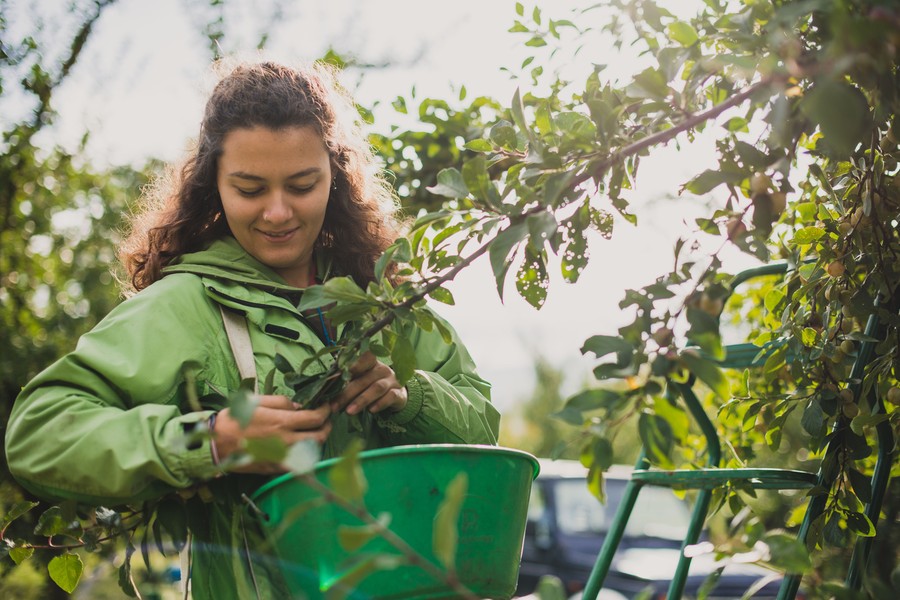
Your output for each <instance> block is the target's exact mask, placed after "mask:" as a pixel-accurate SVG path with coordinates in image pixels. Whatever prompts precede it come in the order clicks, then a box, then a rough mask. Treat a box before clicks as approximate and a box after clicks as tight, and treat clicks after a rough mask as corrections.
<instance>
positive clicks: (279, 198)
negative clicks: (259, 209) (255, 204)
mask: <svg viewBox="0 0 900 600" xmlns="http://www.w3.org/2000/svg"><path fill="white" fill-rule="evenodd" d="M290 218H291V206H290V204H289V203H288V202H287V198H285V194H284V192H282V191H280V190H278V191H274V192H272V194H271V195H270V196H269V198H268V199H267V202H266V205H265V208H264V209H263V221H265V222H266V223H276V224H277V223H284V222H286V221H288V220H290Z"/></svg>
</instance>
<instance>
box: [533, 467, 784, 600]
mask: <svg viewBox="0 0 900 600" xmlns="http://www.w3.org/2000/svg"><path fill="white" fill-rule="evenodd" d="M630 473H631V469H630V468H629V467H622V466H616V467H614V468H612V469H610V470H609V471H608V472H607V473H605V475H604V480H605V489H606V496H607V501H606V504H601V503H600V502H599V501H598V500H597V498H596V497H594V496H593V494H591V492H590V491H589V490H588V488H587V484H586V476H587V469H586V468H585V467H584V466H582V465H581V464H580V463H579V462H578V461H569V460H556V461H550V460H541V472H540V474H539V475H538V477H537V479H536V481H535V482H534V486H533V487H532V493H531V500H530V503H529V507H528V521H527V524H526V528H525V542H524V546H523V550H522V563H521V566H520V569H519V582H518V588H517V590H516V595H517V596H523V595H526V594H531V593H533V591H534V589H535V586H536V585H537V582H538V581H539V580H540V578H541V577H542V576H544V575H554V576H556V577H559V578H560V579H561V580H562V582H563V584H564V585H565V587H566V591H567V593H568V594H576V593H578V592H579V591H580V590H581V589H583V588H584V585H585V584H586V583H587V579H588V577H589V575H590V572H591V569H592V568H593V566H594V562H595V561H596V559H597V555H598V553H599V552H600V548H601V546H602V545H603V540H604V538H605V536H606V533H607V532H608V530H609V526H610V524H611V523H612V520H613V518H614V517H615V514H616V510H617V508H618V506H619V503H620V502H621V500H622V495H623V493H624V491H625V485H626V484H627V483H628V480H629V477H630ZM689 521H690V506H689V505H688V503H687V502H686V501H683V500H681V499H680V498H678V497H677V496H676V495H675V494H673V493H672V491H671V490H668V489H665V488H655V487H650V486H647V487H645V488H644V489H643V490H642V491H641V493H640V494H639V495H638V500H637V502H636V504H635V507H634V511H633V512H632V514H631V518H630V519H629V521H628V525H627V526H626V528H625V533H624V535H623V537H622V541H621V543H620V544H619V548H618V551H617V553H616V557H615V559H614V560H613V563H612V566H611V568H610V571H609V574H608V575H607V577H606V579H605V581H604V583H603V587H604V589H608V590H613V591H615V592H618V593H620V594H622V595H624V596H625V597H626V598H631V597H634V596H636V595H638V594H639V593H641V592H643V591H644V590H646V589H647V588H648V587H652V589H653V596H652V597H653V598H657V597H665V592H666V590H667V589H668V585H669V581H670V580H671V578H672V576H673V574H674V572H675V565H676V564H677V562H678V557H679V553H680V551H681V543H682V540H683V539H684V537H685V534H686V532H687V529H688V524H689ZM718 566H720V565H718V564H716V563H715V560H714V557H713V555H712V554H705V555H700V556H698V557H695V558H694V559H693V560H692V562H691V569H690V572H689V576H688V580H687V583H686V586H685V591H684V595H685V597H696V596H697V591H698V590H699V588H700V586H701V585H702V584H703V582H704V581H705V580H706V579H707V576H708V575H709V574H710V573H712V572H713V571H714V570H715V569H716V568H717V567H718ZM764 578H768V579H769V581H768V582H767V583H766V585H764V586H763V587H762V589H761V590H760V591H758V592H757V593H756V594H755V595H754V596H753V597H754V598H775V597H776V595H777V591H778V585H779V583H780V579H779V578H777V577H775V576H774V575H773V573H772V572H771V571H769V570H767V569H764V568H762V567H759V566H757V565H738V564H728V565H726V567H725V569H724V571H723V573H722V575H721V576H720V578H719V580H718V583H717V584H716V587H715V588H714V589H713V590H712V592H711V593H710V595H709V596H708V598H710V600H712V599H713V598H715V599H716V600H722V599H726V598H734V599H739V598H741V597H742V596H743V594H744V593H745V592H746V591H747V589H748V588H749V587H750V586H752V585H754V584H755V583H757V582H762V581H763V579H764ZM798 598H801V596H798Z"/></svg>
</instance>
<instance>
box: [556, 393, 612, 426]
mask: <svg viewBox="0 0 900 600" xmlns="http://www.w3.org/2000/svg"><path fill="white" fill-rule="evenodd" d="M627 400H628V398H627V396H625V394H623V393H621V392H617V391H615V390H608V389H604V388H593V389H588V390H582V391H581V392H579V393H577V394H575V395H574V396H572V397H571V398H569V399H568V400H567V401H566V404H565V406H564V407H563V409H562V410H561V411H559V412H557V413H554V414H553V416H554V417H556V418H558V419H562V420H563V421H565V422H567V423H571V424H572V425H582V424H583V423H584V413H586V412H592V411H595V410H606V411H608V412H611V411H614V410H616V409H617V408H619V407H620V406H621V405H622V404H624V403H625V402H626V401H627Z"/></svg>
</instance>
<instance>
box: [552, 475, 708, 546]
mask: <svg viewBox="0 0 900 600" xmlns="http://www.w3.org/2000/svg"><path fill="white" fill-rule="evenodd" d="M610 484H613V482H611V481H607V492H608V497H607V502H606V504H605V505H603V504H601V503H600V501H599V500H597V498H595V497H594V495H593V494H591V492H590V491H589V490H588V488H587V484H586V483H585V482H584V480H580V479H572V480H560V481H558V482H557V483H556V485H555V486H554V501H555V504H556V508H557V511H556V512H557V519H558V524H559V528H560V530H561V531H562V532H563V533H567V534H581V533H605V532H606V531H608V530H609V526H610V523H612V520H613V518H614V517H615V514H616V510H617V509H618V506H619V502H620V501H621V498H622V486H621V485H620V482H615V484H614V485H610ZM690 517H691V515H690V508H689V507H688V505H687V503H686V502H684V501H683V500H680V499H679V498H678V497H677V496H675V495H674V494H673V493H672V492H671V491H670V490H667V489H662V488H653V487H645V488H644V489H643V490H641V493H640V494H639V495H638V499H637V502H636V503H635V505H634V511H633V512H632V513H631V518H630V519H629V520H628V524H627V525H626V527H625V535H627V536H636V537H638V536H640V537H643V536H652V537H657V538H662V539H671V540H681V539H683V538H684V536H685V534H686V533H687V528H688V523H689V521H690Z"/></svg>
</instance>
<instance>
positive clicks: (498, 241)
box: [489, 222, 528, 302]
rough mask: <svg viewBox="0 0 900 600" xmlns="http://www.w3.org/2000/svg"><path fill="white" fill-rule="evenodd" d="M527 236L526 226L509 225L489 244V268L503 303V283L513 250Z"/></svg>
mask: <svg viewBox="0 0 900 600" xmlns="http://www.w3.org/2000/svg"><path fill="white" fill-rule="evenodd" d="M527 235H528V226H527V225H526V224H525V223H524V222H522V223H516V224H515V225H510V226H509V227H507V228H506V229H504V230H503V231H501V232H500V233H499V234H497V237H496V238H494V241H493V242H491V248H490V251H489V256H490V261H491V268H492V269H493V271H494V278H495V279H496V281H497V293H498V294H499V295H500V300H501V302H502V301H503V283H504V281H505V280H506V273H507V271H509V266H510V259H511V255H512V254H513V249H514V248H515V247H516V246H517V245H518V244H519V243H520V242H521V241H522V240H524V239H525V236H527Z"/></svg>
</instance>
